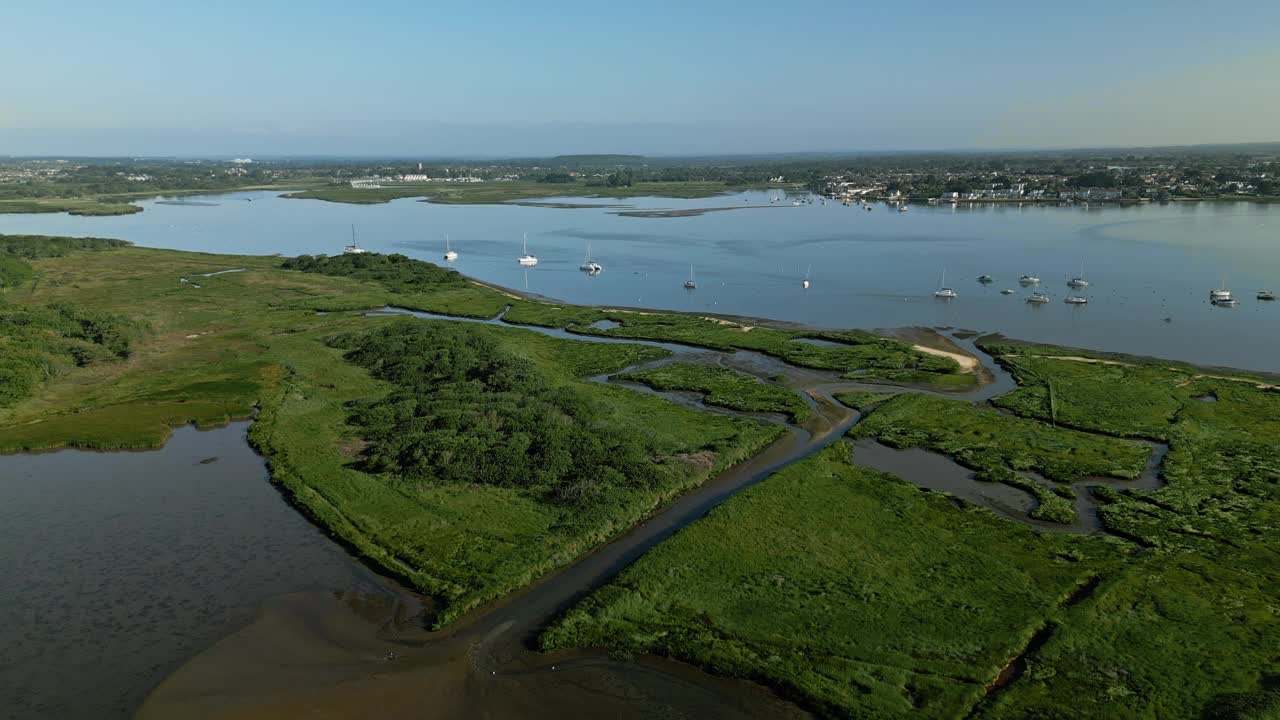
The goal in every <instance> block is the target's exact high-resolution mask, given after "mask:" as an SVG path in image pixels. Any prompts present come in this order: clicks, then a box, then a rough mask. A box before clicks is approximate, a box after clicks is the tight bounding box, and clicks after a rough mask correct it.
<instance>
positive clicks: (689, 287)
mask: <svg viewBox="0 0 1280 720" xmlns="http://www.w3.org/2000/svg"><path fill="white" fill-rule="evenodd" d="M697 287H698V283H696V282H694V280H693V266H692V265H690V266H689V279H688V280H685V281H684V289H685V290H693V289H695V288H697Z"/></svg>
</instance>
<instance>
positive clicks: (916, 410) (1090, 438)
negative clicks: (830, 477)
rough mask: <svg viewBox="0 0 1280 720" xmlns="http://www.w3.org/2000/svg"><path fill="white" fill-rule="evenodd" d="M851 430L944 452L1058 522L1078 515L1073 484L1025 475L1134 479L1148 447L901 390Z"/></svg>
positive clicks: (1038, 516) (1041, 517)
mask: <svg viewBox="0 0 1280 720" xmlns="http://www.w3.org/2000/svg"><path fill="white" fill-rule="evenodd" d="M857 399H858V398H854V400H857ZM849 434H850V435H851V436H853V437H866V438H875V439H876V440H879V441H880V442H883V443H885V444H886V445H890V446H892V447H898V448H903V447H919V448H925V449H927V450H933V451H935V452H940V453H943V454H945V455H948V456H950V457H951V458H952V459H954V460H955V461H956V462H958V463H960V464H962V465H964V466H966V467H969V468H972V469H974V470H976V471H977V479H979V480H985V481H988V482H1002V483H1005V484H1006V485H1012V486H1013V487H1016V488H1020V489H1022V490H1025V491H1026V492H1028V493H1030V494H1031V495H1032V496H1034V497H1035V498H1036V501H1037V502H1036V507H1035V508H1034V509H1033V510H1032V511H1031V513H1030V515H1031V517H1033V518H1035V519H1037V520H1046V521H1049V522H1057V523H1064V524H1069V523H1072V522H1075V520H1076V511H1075V506H1074V505H1073V503H1072V502H1071V499H1073V497H1074V496H1073V495H1072V493H1071V490H1070V489H1069V488H1060V489H1059V492H1060V493H1061V494H1058V493H1056V492H1054V491H1052V490H1050V489H1048V488H1046V487H1044V486H1043V485H1041V484H1040V483H1037V482H1036V481H1034V480H1033V479H1031V478H1029V477H1027V476H1026V474H1025V473H1028V472H1037V473H1040V474H1042V475H1044V476H1045V477H1047V478H1049V479H1051V480H1057V481H1059V482H1063V483H1069V482H1073V481H1076V480H1081V479H1084V478H1087V477H1090V476H1106V477H1114V478H1119V479H1122V480H1132V479H1134V478H1137V477H1138V475H1139V474H1140V473H1141V472H1142V468H1143V466H1144V465H1145V463H1146V458H1147V455H1148V453H1149V452H1150V451H1149V450H1148V448H1147V446H1146V445H1143V444H1141V443H1136V442H1131V441H1126V440H1118V439H1113V438H1108V437H1102V436H1099V435H1090V434H1089V433H1084V432H1079V431H1076V430H1069V429H1066V428H1055V427H1052V426H1050V425H1047V424H1045V423H1042V422H1039V421H1036V420H1029V419H1025V418H1019V417H1010V416H1007V415H1001V414H1000V413H999V412H996V411H995V410H991V409H988V408H979V407H975V406H974V405H973V404H972V403H969V402H966V401H963V400H947V399H945V398H939V397H934V396H932V395H923V394H920V393H903V394H900V395H896V396H894V397H892V398H891V399H888V400H886V401H884V402H882V403H880V404H879V405H876V407H875V409H874V411H873V412H871V413H870V414H869V415H868V416H867V417H866V418H865V419H864V420H863V421H862V422H860V423H858V424H857V425H855V426H853V428H852V429H851V430H850V431H849Z"/></svg>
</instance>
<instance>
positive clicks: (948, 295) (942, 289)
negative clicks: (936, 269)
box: [933, 268, 957, 300]
mask: <svg viewBox="0 0 1280 720" xmlns="http://www.w3.org/2000/svg"><path fill="white" fill-rule="evenodd" d="M933 296H934V297H936V298H941V299H943V300H950V299H952V298H954V297H957V295H956V291H955V290H952V289H951V288H949V287H947V269H946V268H942V279H940V280H939V281H938V289H937V290H935V291H934V292H933Z"/></svg>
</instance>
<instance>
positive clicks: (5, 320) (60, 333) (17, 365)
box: [0, 235, 133, 408]
mask: <svg viewBox="0 0 1280 720" xmlns="http://www.w3.org/2000/svg"><path fill="white" fill-rule="evenodd" d="M127 245H128V243H125V242H122V241H119V240H104V239H101V238H52V237H45V236H41V235H0V408H4V407H8V406H11V405H13V404H14V403H16V402H18V401H20V400H23V399H26V398H27V397H29V396H31V394H32V393H34V392H35V391H36V389H37V388H38V387H39V386H40V385H41V384H42V383H43V382H45V381H46V380H48V379H50V378H52V377H55V376H57V375H60V374H63V373H64V372H66V371H67V370H68V369H69V368H71V367H87V366H89V365H94V364H97V363H104V362H111V361H118V360H122V359H127V358H128V357H129V340H130V335H131V334H132V332H133V327H132V326H131V324H130V323H129V322H128V321H127V320H126V319H125V318H122V317H117V316H113V315H109V314H106V313H100V312H95V311H90V310H87V309H84V308H81V307H77V306H75V305H71V304H68V303H53V304H50V305H47V306H39V305H10V304H6V303H5V302H4V297H5V295H6V294H7V293H9V292H10V291H13V290H15V289H17V288H19V287H21V286H23V285H25V284H26V283H29V282H34V280H35V272H34V270H33V269H32V267H31V265H30V263H29V262H28V260H30V259H35V258H48V257H60V256H63V255H66V254H67V253H69V252H73V251H76V250H108V249H112V248H119V247H125V246H127Z"/></svg>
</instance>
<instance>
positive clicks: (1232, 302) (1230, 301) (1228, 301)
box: [1213, 297, 1240, 307]
mask: <svg viewBox="0 0 1280 720" xmlns="http://www.w3.org/2000/svg"><path fill="white" fill-rule="evenodd" d="M1213 304H1214V305H1217V306H1218V307H1235V306H1236V305H1239V304H1240V301H1239V300H1237V299H1235V298H1232V297H1229V298H1222V299H1221V300H1214V301H1213Z"/></svg>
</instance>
